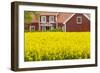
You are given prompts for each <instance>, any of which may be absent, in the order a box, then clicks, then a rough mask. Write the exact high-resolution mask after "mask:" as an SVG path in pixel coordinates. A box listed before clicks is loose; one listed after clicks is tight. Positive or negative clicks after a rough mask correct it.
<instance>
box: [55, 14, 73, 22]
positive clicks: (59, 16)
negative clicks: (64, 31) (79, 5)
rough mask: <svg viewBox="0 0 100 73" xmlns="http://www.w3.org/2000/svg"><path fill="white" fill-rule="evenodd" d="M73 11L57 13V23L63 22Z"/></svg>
mask: <svg viewBox="0 0 100 73" xmlns="http://www.w3.org/2000/svg"><path fill="white" fill-rule="evenodd" d="M72 15H73V13H59V14H58V16H57V22H58V23H64V21H66V20H67V19H69V17H71V16H72Z"/></svg>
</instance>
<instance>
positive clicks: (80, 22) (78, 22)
mask: <svg viewBox="0 0 100 73" xmlns="http://www.w3.org/2000/svg"><path fill="white" fill-rule="evenodd" d="M78 19H80V21H78ZM76 22H77V24H82V16H77V17H76Z"/></svg>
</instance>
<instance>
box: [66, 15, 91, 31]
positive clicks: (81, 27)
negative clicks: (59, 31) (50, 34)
mask: <svg viewBox="0 0 100 73" xmlns="http://www.w3.org/2000/svg"><path fill="white" fill-rule="evenodd" d="M77 16H82V24H77V21H76V18H77ZM67 31H68V32H82V31H83V32H85V31H90V20H88V19H87V18H86V17H85V16H84V15H83V14H75V15H74V16H73V17H72V18H71V19H70V20H69V21H68V22H67V23H66V32H67Z"/></svg>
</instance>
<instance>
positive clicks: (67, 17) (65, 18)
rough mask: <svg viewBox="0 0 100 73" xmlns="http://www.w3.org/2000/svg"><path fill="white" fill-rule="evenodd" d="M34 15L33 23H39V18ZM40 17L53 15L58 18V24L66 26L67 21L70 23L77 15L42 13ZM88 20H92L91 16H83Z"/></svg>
mask: <svg viewBox="0 0 100 73" xmlns="http://www.w3.org/2000/svg"><path fill="white" fill-rule="evenodd" d="M32 15H33V22H38V18H37V16H36V15H35V14H32ZM39 15H53V16H57V23H63V24H65V23H66V22H67V21H69V20H70V19H71V18H72V17H73V16H74V15H75V13H63V12H59V13H58V12H40V13H39ZM83 15H84V16H85V17H86V18H87V19H90V14H86V13H84V14H83Z"/></svg>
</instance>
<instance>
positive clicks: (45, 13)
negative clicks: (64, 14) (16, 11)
mask: <svg viewBox="0 0 100 73" xmlns="http://www.w3.org/2000/svg"><path fill="white" fill-rule="evenodd" d="M57 14H58V13H57V12H41V13H40V14H39V15H54V16H55V15H57Z"/></svg>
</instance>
